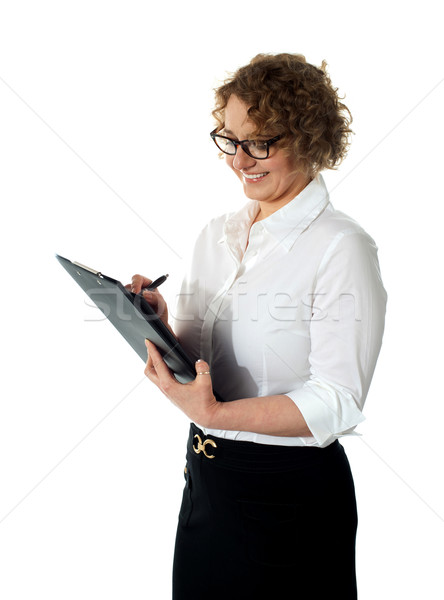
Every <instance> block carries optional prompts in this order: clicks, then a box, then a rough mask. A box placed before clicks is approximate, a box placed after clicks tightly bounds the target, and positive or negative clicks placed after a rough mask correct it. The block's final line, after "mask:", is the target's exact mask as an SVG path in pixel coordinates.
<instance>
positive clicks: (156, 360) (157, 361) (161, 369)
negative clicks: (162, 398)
mask: <svg viewBox="0 0 444 600" xmlns="http://www.w3.org/2000/svg"><path fill="white" fill-rule="evenodd" d="M145 344H146V347H147V348H148V353H149V356H150V357H151V359H152V361H153V368H154V370H155V372H156V375H157V377H158V378H159V386H160V387H161V388H162V390H164V391H165V390H166V389H170V388H171V386H172V385H174V384H177V385H180V384H178V382H177V381H176V379H175V378H174V377H173V374H172V373H171V371H170V369H169V368H168V366H167V364H166V363H165V361H164V360H163V358H162V356H161V355H160V352H159V350H158V349H157V348H156V346H155V344H153V343H152V342H150V341H149V340H147V339H146V340H145Z"/></svg>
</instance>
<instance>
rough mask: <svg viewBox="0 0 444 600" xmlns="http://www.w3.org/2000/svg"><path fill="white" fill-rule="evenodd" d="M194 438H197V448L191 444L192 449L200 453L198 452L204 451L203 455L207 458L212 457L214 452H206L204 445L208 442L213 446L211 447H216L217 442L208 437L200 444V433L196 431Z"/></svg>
mask: <svg viewBox="0 0 444 600" xmlns="http://www.w3.org/2000/svg"><path fill="white" fill-rule="evenodd" d="M194 437H195V438H197V448H196V446H195V445H194V444H193V450H194V452H195V453H196V454H200V452H203V453H204V456H206V457H207V458H214V454H207V451H206V449H205V446H206V445H207V444H210V446H213V448H217V444H216V442H215V441H214V440H210V439H209V438H208V439H207V440H205V441H204V443H203V444H202V439H201V437H200V435H198V434H197V433H196V435H195V436H194Z"/></svg>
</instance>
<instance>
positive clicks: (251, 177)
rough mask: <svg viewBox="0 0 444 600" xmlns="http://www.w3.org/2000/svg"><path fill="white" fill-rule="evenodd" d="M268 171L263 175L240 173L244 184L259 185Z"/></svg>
mask: <svg viewBox="0 0 444 600" xmlns="http://www.w3.org/2000/svg"><path fill="white" fill-rule="evenodd" d="M268 173H269V171H265V172H264V173H242V176H243V178H244V181H245V183H259V181H262V180H263V179H264V178H265V177H266V176H267V175H268Z"/></svg>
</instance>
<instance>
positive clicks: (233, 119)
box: [222, 94, 310, 218]
mask: <svg viewBox="0 0 444 600" xmlns="http://www.w3.org/2000/svg"><path fill="white" fill-rule="evenodd" d="M247 109H248V107H247V105H246V104H244V103H243V102H242V101H241V100H239V98H238V97H237V96H235V95H234V94H232V95H231V96H230V98H229V100H228V102H227V105H226V107H225V127H224V130H223V132H222V133H223V135H226V136H228V137H230V138H233V139H235V140H245V139H251V137H252V136H251V134H252V132H253V131H254V129H255V126H254V123H253V122H252V121H251V120H250V119H249V118H248V113H247ZM271 137H273V135H269V136H266V138H265V139H269V138H271ZM260 139H262V138H260ZM278 146H279V142H277V144H276V145H273V146H270V154H269V157H268V158H266V159H264V160H257V159H255V158H251V156H248V154H246V153H245V152H244V151H243V150H242V148H241V147H238V149H237V152H236V154H235V155H234V156H230V155H228V154H227V155H225V160H226V162H227V164H228V166H229V167H230V168H231V169H233V171H234V172H235V173H236V175H237V176H238V177H239V179H240V180H241V181H242V183H243V187H244V192H245V195H246V196H247V197H248V198H250V199H252V200H258V201H259V202H260V206H261V211H260V212H261V216H260V218H265V217H267V216H269V215H270V214H272V213H273V212H275V211H276V210H278V209H279V208H281V207H282V206H284V205H285V204H287V203H288V202H290V200H292V199H293V198H294V197H295V196H297V194H299V192H300V191H302V190H303V189H304V187H305V186H306V185H307V184H308V183H309V181H310V180H309V178H307V177H306V175H304V174H303V173H301V172H299V171H297V168H296V163H295V161H294V160H292V159H291V158H290V157H288V156H286V155H285V153H284V152H283V150H280V149H279V147H278Z"/></svg>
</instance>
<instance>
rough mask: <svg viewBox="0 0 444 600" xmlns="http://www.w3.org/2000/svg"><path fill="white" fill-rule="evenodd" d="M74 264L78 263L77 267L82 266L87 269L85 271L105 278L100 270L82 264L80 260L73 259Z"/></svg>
mask: <svg viewBox="0 0 444 600" xmlns="http://www.w3.org/2000/svg"><path fill="white" fill-rule="evenodd" d="M72 264H73V265H76V266H77V267H81V268H82V269H85V271H89V272H90V273H92V274H93V275H96V276H97V277H101V278H102V279H103V275H102V273H101V272H100V271H96V270H95V269H91V267H87V266H86V265H82V263H79V262H75V261H73V263H72ZM77 272H78V271H77ZM79 275H80V273H79Z"/></svg>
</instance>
